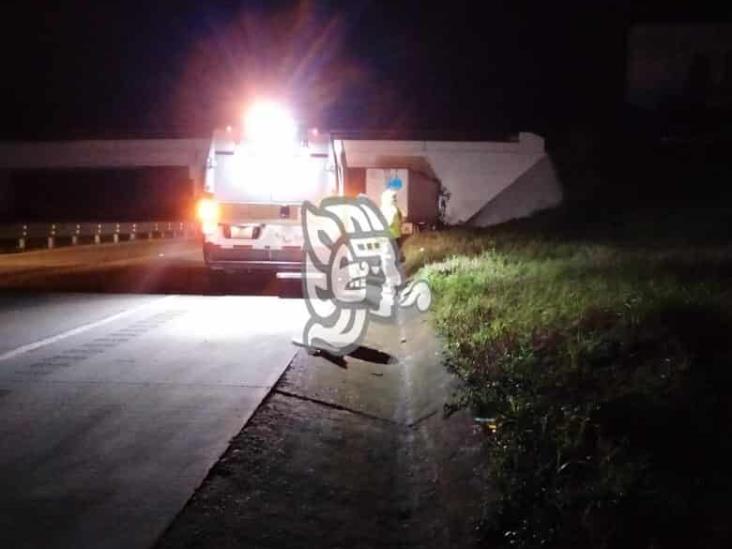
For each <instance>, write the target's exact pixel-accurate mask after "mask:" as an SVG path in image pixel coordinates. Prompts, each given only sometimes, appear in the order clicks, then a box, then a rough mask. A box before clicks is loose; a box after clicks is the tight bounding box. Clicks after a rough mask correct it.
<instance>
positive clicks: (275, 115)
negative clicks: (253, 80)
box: [244, 101, 297, 145]
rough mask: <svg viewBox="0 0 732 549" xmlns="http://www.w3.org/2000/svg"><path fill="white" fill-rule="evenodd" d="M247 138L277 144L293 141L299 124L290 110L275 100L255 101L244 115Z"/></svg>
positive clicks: (255, 141) (267, 143) (257, 141)
mask: <svg viewBox="0 0 732 549" xmlns="http://www.w3.org/2000/svg"><path fill="white" fill-rule="evenodd" d="M244 129H245V131H246V136H247V139H249V140H250V141H252V142H253V143H259V144H265V145H277V144H287V143H292V142H293V141H294V140H295V138H296V136H297V125H296V124H295V121H294V119H293V118H292V116H291V115H290V113H289V112H288V110H287V109H286V108H285V107H283V106H282V105H279V104H278V103H275V102H273V101H261V102H258V103H255V104H254V105H252V106H251V108H250V109H249V110H248V111H247V113H246V115H245V117H244Z"/></svg>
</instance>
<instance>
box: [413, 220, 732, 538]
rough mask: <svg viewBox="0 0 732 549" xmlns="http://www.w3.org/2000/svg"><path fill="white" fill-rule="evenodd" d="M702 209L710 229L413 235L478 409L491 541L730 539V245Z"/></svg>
mask: <svg viewBox="0 0 732 549" xmlns="http://www.w3.org/2000/svg"><path fill="white" fill-rule="evenodd" d="M702 214H703V216H702V217H704V216H706V217H707V218H708V219H707V220H706V221H708V223H702V224H701V225H696V226H695V230H696V231H697V233H698V234H699V236H700V238H699V239H694V238H693V236H692V235H690V234H689V231H686V232H685V231H679V230H678V229H679V225H678V223H679V222H680V219H679V218H678V217H674V218H673V227H674V228H675V231H672V233H673V237H672V238H667V239H665V238H663V235H664V231H663V228H662V227H661V226H662V225H663V223H660V224H659V223H656V222H654V220H652V219H649V218H648V217H647V216H642V217H640V218H638V219H642V222H643V226H636V227H633V224H634V223H636V224H637V219H636V221H633V220H630V221H629V220H628V218H627V217H626V218H625V219H624V220H623V222H622V223H616V222H613V223H611V224H610V225H609V226H610V230H605V229H607V227H606V226H602V227H600V229H601V230H597V229H598V227H599V226H598V225H597V224H596V223H595V224H589V225H588V224H587V223H585V224H582V223H578V222H577V220H569V222H567V221H568V220H567V219H566V217H565V216H564V215H563V214H562V213H550V214H548V215H545V216H543V217H541V218H539V219H535V220H530V221H527V222H520V223H514V224H512V225H507V226H503V227H500V228H496V229H493V230H486V231H468V230H449V231H442V232H436V233H424V234H420V235H416V236H414V237H412V238H411V239H410V240H409V241H408V242H407V244H406V246H405V255H406V257H407V268H408V270H410V271H412V272H415V271H417V270H420V269H421V272H422V274H423V275H424V276H425V277H426V278H427V279H428V280H429V281H430V283H431V286H432V288H433V291H434V294H435V301H434V305H433V318H434V321H435V323H436V325H437V327H438V330H439V332H440V333H441V334H442V335H443V336H444V338H445V342H446V347H447V356H448V366H449V367H450V368H451V369H453V370H454V371H455V372H456V373H457V374H458V375H459V376H460V377H461V378H462V379H463V380H464V381H465V389H464V391H463V392H462V394H461V395H460V396H459V402H456V405H466V406H470V407H471V408H472V409H473V410H474V412H475V414H476V416H478V417H481V418H483V419H484V423H483V424H484V425H485V427H486V429H485V431H486V436H487V439H488V442H489V444H488V446H489V454H490V455H489V458H490V463H489V464H487V466H488V467H489V469H490V471H491V475H492V478H493V481H494V484H495V488H496V489H497V493H498V496H497V499H495V500H494V501H490V502H486V520H485V525H484V527H485V533H486V538H487V540H486V541H487V542H488V541H489V542H490V545H495V546H502V545H503V546H510V547H598V548H599V547H603V548H606V547H623V548H626V547H690V546H703V547H727V546H730V544H732V525H730V524H729V522H728V517H729V516H730V511H732V503H730V501H732V499H731V496H732V479H731V477H732V475H731V474H730V471H729V464H730V463H732V438H731V437H730V435H729V425H730V420H732V407H731V405H730V400H729V398H728V397H729V389H728V387H729V383H730V381H731V380H732V370H730V367H732V364H731V362H732V361H731V359H732V337H731V336H732V330H730V328H732V315H731V314H730V310H731V309H730V305H732V292H731V291H730V284H729V283H730V276H731V275H732V246H730V245H729V244H728V243H727V242H726V241H725V240H726V239H725V238H717V239H716V241H715V239H710V238H708V236H709V234H708V233H704V232H703V228H704V227H705V226H706V227H707V228H709V227H712V233H714V231H715V230H716V227H719V226H724V225H725V223H724V222H720V221H719V219H716V220H712V219H711V218H710V217H709V216H708V215H706V214H704V212H702ZM664 216H665V217H666V219H667V220H668V217H669V216H668V215H665V214H664ZM618 226H622V227H623V228H624V230H623V231H617V230H615V228H617V227H618ZM649 227H652V228H653V230H652V231H651V230H649ZM621 233H622V236H623V237H622V238H614V236H613V235H616V236H617V235H619V234H621ZM638 234H641V235H646V237H645V238H643V239H641V238H638V237H633V236H632V235H638ZM628 235H631V236H630V238H626V236H628ZM649 235H650V236H649ZM679 235H681V236H680V237H679Z"/></svg>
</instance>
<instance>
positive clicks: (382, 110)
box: [0, 0, 726, 139]
mask: <svg viewBox="0 0 732 549" xmlns="http://www.w3.org/2000/svg"><path fill="white" fill-rule="evenodd" d="M688 4H693V5H694V8H693V9H690V8H688V7H685V6H687V5H688ZM702 4H703V2H702V3H700V2H693V3H690V2H682V1H680V0H679V1H677V0H666V1H660V0H636V1H632V0H594V1H593V0H556V1H554V2H547V1H528V0H485V1H482V2H464V1H461V0H447V1H442V2H430V1H427V0H404V1H399V0H392V1H383V0H382V1H376V0H348V1H330V2H325V1H322V2H318V1H315V0H313V1H277V0H270V1H267V0H261V1H249V2H247V1H233V0H229V1H222V0H206V1H201V0H196V1H193V0H177V1H174V2H173V1H159V2H156V1H154V0H150V1H147V2H140V1H137V0H129V1H125V2H116V1H113V0H110V1H104V0H73V1H63V0H59V1H57V2H41V1H36V0H26V1H24V2H10V3H5V4H3V8H2V10H3V13H2V17H1V18H0V19H1V21H2V23H0V25H2V26H1V27H0V31H1V33H2V34H1V37H0V40H2V44H1V45H2V50H1V51H2V54H0V55H2V67H3V76H2V80H1V83H0V115H1V118H0V120H1V122H0V138H6V139H18V138H31V139H36V138H66V137H102V136H116V135H141V136H142V135H154V134H160V135H207V134H208V133H209V132H210V130H211V129H212V128H213V127H214V126H216V125H222V124H226V123H232V122H233V123H235V122H236V120H237V118H238V117H239V116H240V113H241V111H242V110H243V108H244V105H245V104H246V102H247V100H248V99H250V98H251V97H255V96H263V95H266V96H277V97H281V98H283V99H284V100H287V101H289V102H290V103H292V104H293V105H294V106H295V109H296V111H297V114H298V116H299V117H300V118H302V119H303V120H304V121H305V122H308V123H310V124H313V125H318V126H321V127H328V128H336V127H337V128H360V129H363V128H379V129H430V130H447V131H455V132H459V131H472V132H478V133H484V134H490V133H500V132H501V131H503V130H516V129H542V128H543V127H545V126H548V125H552V124H557V123H571V121H574V120H592V119H595V118H602V117H608V116H612V113H613V112H614V111H613V109H615V108H616V107H617V106H618V105H619V101H620V99H621V98H622V90H623V78H624V76H623V75H624V40H625V29H626V26H627V24H628V23H629V22H632V21H669V20H682V21H683V20H718V19H720V18H726V17H725V14H720V13H715V12H713V11H710V10H707V9H706V8H704V6H703V5H702Z"/></svg>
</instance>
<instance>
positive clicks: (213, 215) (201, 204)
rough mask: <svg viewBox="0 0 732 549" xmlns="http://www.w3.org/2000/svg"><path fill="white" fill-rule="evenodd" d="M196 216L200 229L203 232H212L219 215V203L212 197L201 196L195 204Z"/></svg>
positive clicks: (214, 229)
mask: <svg viewBox="0 0 732 549" xmlns="http://www.w3.org/2000/svg"><path fill="white" fill-rule="evenodd" d="M196 217H198V220H199V221H200V222H201V230H202V231H203V233H204V234H213V233H214V232H215V231H216V226H217V225H218V223H219V219H220V217H221V208H220V206H219V203H218V202H216V201H215V200H214V199H213V198H208V197H206V198H201V199H200V200H199V201H198V204H197V205H196Z"/></svg>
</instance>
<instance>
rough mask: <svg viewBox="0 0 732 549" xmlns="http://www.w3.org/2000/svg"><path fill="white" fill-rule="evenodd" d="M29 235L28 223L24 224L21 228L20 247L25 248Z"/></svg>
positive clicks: (20, 248)
mask: <svg viewBox="0 0 732 549" xmlns="http://www.w3.org/2000/svg"><path fill="white" fill-rule="evenodd" d="M27 237H28V225H23V227H22V228H21V229H20V236H19V237H18V249H19V250H25V239H26V238H27Z"/></svg>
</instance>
